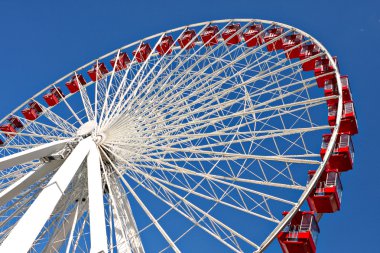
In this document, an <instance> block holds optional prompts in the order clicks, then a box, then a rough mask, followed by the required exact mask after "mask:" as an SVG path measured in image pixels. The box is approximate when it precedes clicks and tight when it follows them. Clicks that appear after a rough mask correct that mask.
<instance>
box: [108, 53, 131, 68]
mask: <svg viewBox="0 0 380 253" xmlns="http://www.w3.org/2000/svg"><path fill="white" fill-rule="evenodd" d="M116 57H117V55H116V56H115V58H113V59H112V60H111V61H110V64H111V66H112V67H113V68H115V71H120V70H122V69H126V68H127V66H128V64H129V63H130V62H131V60H130V59H129V56H128V55H127V53H124V52H121V53H120V54H119V57H118V59H117V61H116ZM115 62H117V64H116V67H115Z"/></svg>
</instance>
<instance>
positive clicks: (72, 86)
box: [66, 80, 79, 93]
mask: <svg viewBox="0 0 380 253" xmlns="http://www.w3.org/2000/svg"><path fill="white" fill-rule="evenodd" d="M66 87H67V89H68V90H69V91H70V93H75V92H77V91H78V90H79V86H78V84H77V82H76V81H75V80H70V81H68V82H66Z"/></svg>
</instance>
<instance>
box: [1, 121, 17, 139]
mask: <svg viewBox="0 0 380 253" xmlns="http://www.w3.org/2000/svg"><path fill="white" fill-rule="evenodd" d="M0 130H1V131H2V132H4V134H5V135H6V136H7V137H8V138H13V137H14V136H15V134H14V133H16V132H17V131H16V130H15V129H14V127H13V126H12V125H11V124H6V125H2V126H0Z"/></svg>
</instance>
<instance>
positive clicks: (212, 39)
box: [201, 26, 219, 47]
mask: <svg viewBox="0 0 380 253" xmlns="http://www.w3.org/2000/svg"><path fill="white" fill-rule="evenodd" d="M218 32H219V28H218V27H217V26H209V27H207V28H206V29H205V30H204V31H203V33H202V34H201V38H202V41H203V43H204V44H205V46H206V47H211V46H215V45H216V44H218V38H219V33H218Z"/></svg>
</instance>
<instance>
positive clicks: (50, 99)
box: [44, 93, 59, 106]
mask: <svg viewBox="0 0 380 253" xmlns="http://www.w3.org/2000/svg"><path fill="white" fill-rule="evenodd" d="M44 99H45V101H46V103H47V104H48V105H49V106H54V105H56V104H58V103H59V99H58V98H57V97H56V96H55V95H54V94H51V93H48V94H45V95H44Z"/></svg>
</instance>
